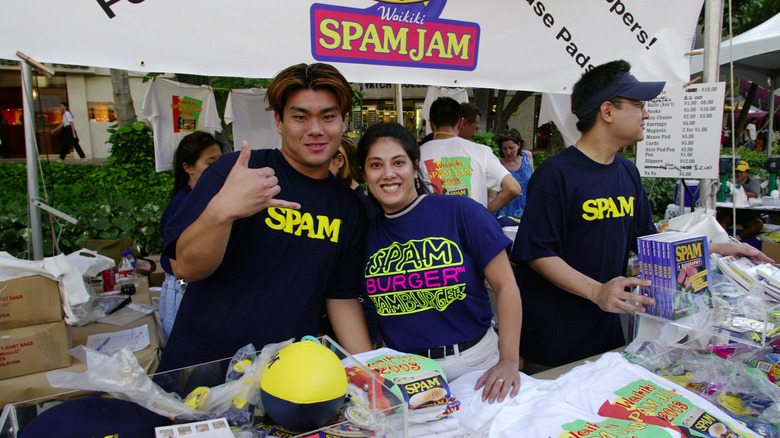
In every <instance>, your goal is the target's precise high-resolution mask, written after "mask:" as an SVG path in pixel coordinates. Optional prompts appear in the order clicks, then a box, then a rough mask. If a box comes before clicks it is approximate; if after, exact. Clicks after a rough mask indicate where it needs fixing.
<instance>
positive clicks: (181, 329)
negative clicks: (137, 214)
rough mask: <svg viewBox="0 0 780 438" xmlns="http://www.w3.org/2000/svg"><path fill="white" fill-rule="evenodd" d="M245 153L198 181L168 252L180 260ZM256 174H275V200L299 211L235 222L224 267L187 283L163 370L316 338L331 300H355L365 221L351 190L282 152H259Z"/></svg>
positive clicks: (173, 224) (171, 227)
mask: <svg viewBox="0 0 780 438" xmlns="http://www.w3.org/2000/svg"><path fill="white" fill-rule="evenodd" d="M237 157H238V153H237V152H236V153H231V154H227V155H225V156H223V157H222V158H221V159H219V160H218V161H217V162H216V163H214V164H212V165H211V166H209V167H208V168H207V169H206V171H205V172H203V175H202V176H201V178H200V179H199V180H198V184H196V185H195V187H194V188H193V190H192V192H191V193H190V195H189V196H188V197H187V202H185V203H184V205H182V206H181V207H180V208H179V210H178V211H177V213H176V215H175V216H174V217H173V218H172V219H171V221H170V223H169V224H168V226H167V227H166V231H165V237H166V238H165V243H164V245H165V246H164V248H165V250H166V252H167V253H168V254H169V256H171V258H173V259H175V243H176V239H178V237H179V235H181V233H182V232H183V231H184V230H185V229H186V228H187V227H188V226H189V225H190V224H191V223H192V222H194V221H195V220H196V219H197V218H198V217H199V216H200V214H201V212H202V211H203V210H204V209H205V207H206V205H207V204H208V202H209V201H210V200H211V198H212V197H213V196H214V195H215V194H216V193H217V192H218V191H219V189H220V188H221V187H222V185H223V184H224V182H225V179H226V177H227V175H228V173H230V170H231V169H232V167H233V165H234V164H235V161H236V158H237ZM249 167H250V168H260V167H271V168H273V169H274V171H275V174H276V177H277V178H278V179H279V187H280V188H281V192H280V193H279V194H278V195H276V198H277V199H284V200H287V201H294V202H298V203H300V204H301V209H300V210H289V209H283V208H276V207H273V208H267V209H265V210H263V211H261V212H259V213H257V214H255V215H254V216H250V217H247V218H243V219H239V220H236V221H235V222H234V223H233V228H232V231H231V234H230V240H229V242H228V245H227V249H226V252H225V256H224V259H223V261H222V264H221V265H220V266H219V268H217V270H216V271H215V272H214V273H213V274H212V275H211V276H209V277H208V278H206V279H204V280H201V281H197V282H193V283H190V284H188V286H187V291H186V293H185V294H184V298H183V299H182V303H181V307H180V308H179V312H178V314H177V316H176V323H175V324H174V327H173V330H172V332H171V336H170V339H169V340H168V345H167V346H166V348H165V352H164V354H163V356H162V359H161V362H160V366H159V367H158V371H163V370H169V369H173V368H178V367H182V366H188V365H193V364H198V363H202V362H206V361H211V360H215V359H222V358H225V357H230V356H232V355H233V354H234V353H235V352H236V351H237V350H238V349H239V348H241V347H243V346H244V345H246V344H248V343H250V342H251V343H252V344H253V345H254V347H255V348H256V349H258V350H259V349H261V348H262V347H263V346H265V345H266V344H268V343H275V342H281V341H285V340H287V339H290V338H293V337H294V338H296V339H298V340H299V339H300V338H301V337H302V336H304V335H316V333H317V326H318V323H319V320H320V316H321V314H322V309H323V302H324V300H325V299H328V298H336V299H342V298H357V296H358V294H359V291H360V289H361V286H360V281H361V263H362V259H363V252H364V246H365V234H366V215H365V211H364V208H363V205H362V204H361V202H360V200H359V199H358V197H357V196H356V195H355V194H354V193H353V192H352V190H351V189H350V188H349V187H347V186H346V185H345V184H343V183H342V182H341V181H339V180H337V179H336V178H335V177H334V176H333V175H330V174H328V177H327V178H325V179H312V178H309V177H307V176H305V175H303V174H301V173H299V172H297V171H296V170H295V169H293V168H292V167H291V166H290V165H289V164H288V163H287V161H286V160H285V159H284V156H283V155H282V153H281V152H280V151H279V150H254V151H252V155H251V158H250V160H249Z"/></svg>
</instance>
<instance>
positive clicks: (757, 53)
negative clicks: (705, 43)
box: [691, 13, 780, 154]
mask: <svg viewBox="0 0 780 438" xmlns="http://www.w3.org/2000/svg"><path fill="white" fill-rule="evenodd" d="M702 63H703V60H702V57H701V56H697V57H696V58H694V59H693V62H692V63H691V72H693V73H697V72H699V71H701V70H702ZM730 63H733V65H734V75H735V76H738V77H740V78H742V79H747V80H749V81H751V82H753V83H756V84H758V85H760V86H762V87H764V88H768V89H769V119H768V123H769V126H768V127H767V129H768V132H769V137H768V140H769V141H768V144H769V146H768V147H767V154H770V153H772V147H771V145H772V144H773V143H774V131H775V128H773V127H772V124H773V123H774V122H773V121H774V117H773V115H774V113H775V99H774V95H775V92H776V89H777V80H778V79H780V13H779V14H777V15H775V16H774V17H772V18H770V19H769V20H767V21H765V22H763V23H761V24H759V25H758V26H756V27H754V28H753V29H750V30H749V31H747V32H744V33H742V34H739V35H737V36H735V37H734V38H731V39H730V40H727V41H723V42H722V43H721V45H720V56H719V58H718V64H719V65H720V66H721V69H720V72H721V74H722V75H728V74H730V73H729V70H730V67H729V64H730Z"/></svg>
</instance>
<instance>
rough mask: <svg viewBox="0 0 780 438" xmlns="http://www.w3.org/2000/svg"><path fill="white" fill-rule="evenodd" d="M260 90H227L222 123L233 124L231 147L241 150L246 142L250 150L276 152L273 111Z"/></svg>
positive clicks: (277, 141)
mask: <svg viewBox="0 0 780 438" xmlns="http://www.w3.org/2000/svg"><path fill="white" fill-rule="evenodd" d="M265 93H266V90H265V89H264V88H249V89H241V90H231V91H230V94H228V99H227V104H226V105H225V123H233V147H234V148H235V150H237V151H238V150H241V141H242V140H246V141H247V143H249V147H250V148H251V149H279V148H281V147H282V137H281V136H280V135H279V133H278V132H276V120H275V119H274V110H273V109H272V108H271V107H270V106H269V105H268V102H266V100H265Z"/></svg>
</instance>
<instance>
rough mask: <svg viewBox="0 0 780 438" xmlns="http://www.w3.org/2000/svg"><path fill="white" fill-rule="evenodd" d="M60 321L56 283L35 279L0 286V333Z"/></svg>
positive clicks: (2, 283)
mask: <svg viewBox="0 0 780 438" xmlns="http://www.w3.org/2000/svg"><path fill="white" fill-rule="evenodd" d="M61 320H62V302H61V301H60V288H59V284H58V283H57V282H56V281H54V280H50V279H48V278H46V277H42V276H40V275H36V276H33V277H24V278H17V279H14V280H10V281H3V282H0V330H5V329H11V328H17V327H25V326H30V325H36V324H43V323H47V322H56V321H61Z"/></svg>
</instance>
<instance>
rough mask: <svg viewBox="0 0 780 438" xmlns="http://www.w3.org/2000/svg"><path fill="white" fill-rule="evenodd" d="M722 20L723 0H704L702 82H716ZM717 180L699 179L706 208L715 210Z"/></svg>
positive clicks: (702, 200) (700, 196) (700, 195)
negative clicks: (714, 187)
mask: <svg viewBox="0 0 780 438" xmlns="http://www.w3.org/2000/svg"><path fill="white" fill-rule="evenodd" d="M722 20H723V0H706V2H705V3H704V64H703V67H704V70H703V71H702V82H704V83H707V82H718V79H719V71H720V66H719V56H720V35H721V26H722V24H721V23H722ZM716 181H717V180H712V179H709V178H704V179H702V180H701V181H699V199H700V202H701V204H700V205H704V207H705V208H706V209H707V210H715V201H716V195H717V192H718V191H717V188H716V189H715V190H713V186H714V185H715V182H716Z"/></svg>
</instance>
